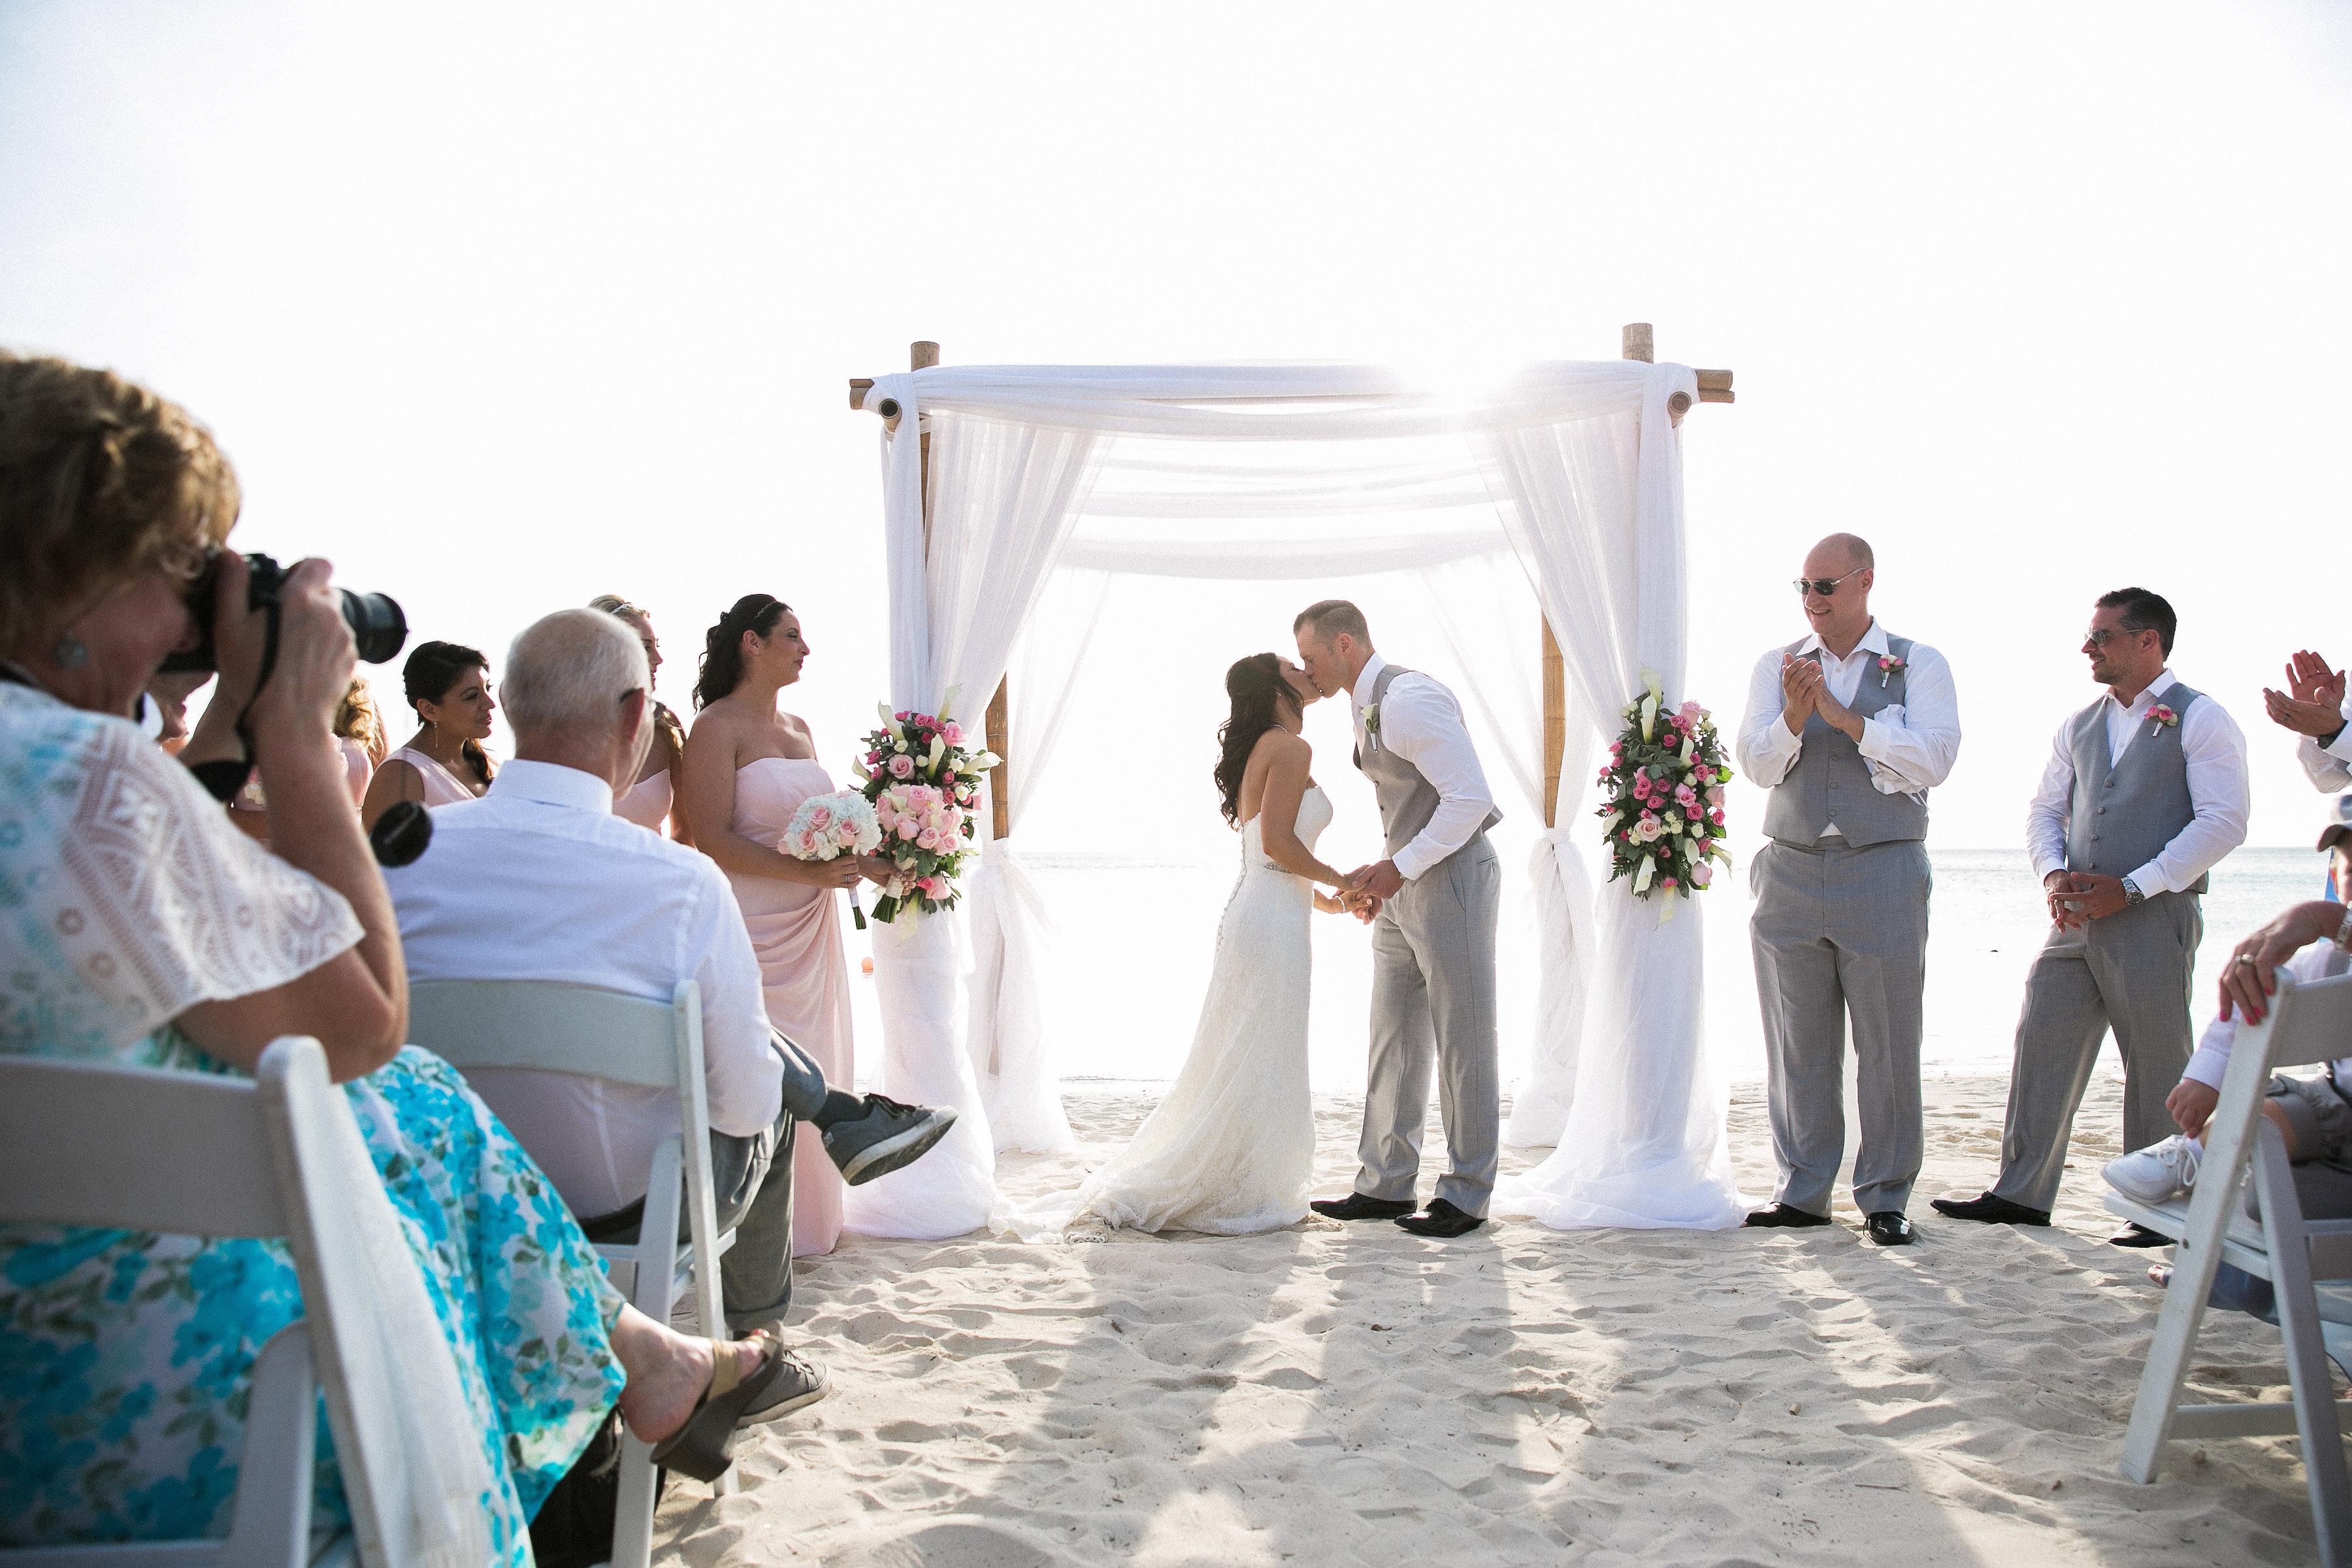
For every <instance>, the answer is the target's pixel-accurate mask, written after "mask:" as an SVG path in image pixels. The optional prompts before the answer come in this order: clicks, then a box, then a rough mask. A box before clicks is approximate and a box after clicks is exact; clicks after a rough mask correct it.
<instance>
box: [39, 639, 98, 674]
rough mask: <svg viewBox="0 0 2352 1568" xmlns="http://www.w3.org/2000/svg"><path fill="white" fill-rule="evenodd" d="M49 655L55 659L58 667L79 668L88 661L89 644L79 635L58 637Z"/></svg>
mask: <svg viewBox="0 0 2352 1568" xmlns="http://www.w3.org/2000/svg"><path fill="white" fill-rule="evenodd" d="M49 657H50V658H53V659H55V660H57V663H58V668H59V669H79V668H81V667H82V666H83V665H85V664H88V663H89V644H87V643H85V642H83V641H82V640H81V639H80V638H79V637H59V638H58V641H57V646H56V647H52V648H51V649H49Z"/></svg>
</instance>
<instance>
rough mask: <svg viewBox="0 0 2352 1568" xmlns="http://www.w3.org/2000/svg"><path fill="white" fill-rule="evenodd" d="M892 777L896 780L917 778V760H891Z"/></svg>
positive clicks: (909, 758) (898, 758)
mask: <svg viewBox="0 0 2352 1568" xmlns="http://www.w3.org/2000/svg"><path fill="white" fill-rule="evenodd" d="M890 776H891V777H892V778H894V779H910V778H913V777H914V776H915V759H914V758H912V757H893V758H891V759H890Z"/></svg>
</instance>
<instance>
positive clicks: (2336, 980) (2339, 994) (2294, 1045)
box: [2232, 971, 2352, 1068]
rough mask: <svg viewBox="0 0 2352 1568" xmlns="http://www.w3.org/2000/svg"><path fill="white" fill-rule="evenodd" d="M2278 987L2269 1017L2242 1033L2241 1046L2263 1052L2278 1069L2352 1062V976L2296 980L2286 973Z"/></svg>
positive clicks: (2240, 1035) (2279, 978) (2265, 1059)
mask: <svg viewBox="0 0 2352 1568" xmlns="http://www.w3.org/2000/svg"><path fill="white" fill-rule="evenodd" d="M2278 986H2279V988H2278V994H2276V995H2275V996H2273V998H2272V999H2271V1009H2270V1012H2269V1014H2268V1015H2267V1016H2265V1017H2264V1018H2263V1021H2262V1022H2261V1023H2259V1024H2257V1025H2255V1026H2253V1027H2252V1029H2248V1030H2242V1031H2241V1032H2240V1033H2239V1035H2238V1042H2240V1043H2242V1044H2245V1045H2248V1046H2250V1047H2252V1048H2254V1049H2256V1050H2257V1051H2259V1052H2260V1053H2261V1055H2262V1058H2263V1060H2264V1061H2266V1062H2268V1063H2269V1064H2270V1066H2271V1067H2272V1068H2295V1067H2307V1066H2309V1065H2310V1064H2312V1063H2313V1062H2328V1061H2334V1060H2335V1059H2336V1058H2338V1057H2352V974H2343V975H2336V976H2334V977H2332V978H2329V979H2326V980H2297V979H2296V978H2295V977H2294V975H2292V974H2289V973H2284V971H2282V972H2281V973H2280V974H2279V977H2278ZM2232 1049H2233V1050H2234V1049H2235V1046H2234V1045H2233V1047H2232Z"/></svg>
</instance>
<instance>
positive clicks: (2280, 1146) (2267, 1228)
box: [2254, 1121, 2352, 1568]
mask: <svg viewBox="0 0 2352 1568" xmlns="http://www.w3.org/2000/svg"><path fill="white" fill-rule="evenodd" d="M2254 1131H2255V1138H2256V1143H2255V1147H2254V1183H2255V1190H2256V1191H2257V1192H2258V1193H2259V1194H2261V1196H2262V1207H2263V1240H2264V1241H2265V1242H2267V1243H2268V1244H2269V1247H2270V1255H2271V1283H2272V1284H2273V1287H2275V1289H2277V1292H2278V1310H2279V1331H2280V1333H2281V1335H2282V1336H2283V1337H2284V1339H2285V1341H2286V1366H2287V1381H2288V1382H2289V1383H2290V1384H2292V1385H2293V1386H2294V1421H2295V1430H2296V1432H2297V1433H2298V1435H2299V1436H2301V1438H2302V1440H2303V1469H2304V1476H2305V1480H2306V1482H2307V1484H2308V1485H2309V1487H2310V1489H2311V1521H2312V1526H2313V1528H2314V1530H2315V1532H2316V1533H2317V1536H2318V1544H2319V1560H2320V1561H2321V1562H2323V1563H2327V1564H2329V1565H2330V1568H2344V1565H2345V1564H2347V1563H2352V1478H2347V1475H2346V1473H2345V1467H2344V1434H2343V1429H2342V1428H2341V1427H2340V1426H2338V1425H2337V1424H2336V1385H2335V1382H2334V1379H2333V1377H2332V1376H2331V1374H2330V1373H2329V1372H2328V1363H2327V1344H2326V1339H2325V1338H2324V1337H2323V1334H2322V1331H2321V1329H2320V1326H2319V1297H2318V1294H2317V1292H2316V1291H2315V1289H2313V1286H2312V1279H2311V1252H2310V1242H2309V1240H2308V1238H2307V1237H2305V1231H2304V1220H2303V1203H2302V1200H2301V1199H2300V1197H2299V1196H2298V1195H2297V1194H2296V1193H2295V1190H2294V1170H2293V1169H2292V1167H2290V1166H2289V1165H2288V1163H2287V1158H2286V1146H2285V1144H2284V1142H2283V1141H2282V1140H2281V1139H2280V1137H2279V1134H2278V1129H2277V1128H2275V1127H2273V1126H2272V1125H2271V1124H2270V1123H2269V1122H2268V1121H2263V1122H2262V1123H2261V1124H2260V1125H2259V1126H2257V1127H2256V1128H2255V1130H2254Z"/></svg>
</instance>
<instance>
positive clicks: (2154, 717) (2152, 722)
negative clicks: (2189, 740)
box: [2147, 702, 2180, 735]
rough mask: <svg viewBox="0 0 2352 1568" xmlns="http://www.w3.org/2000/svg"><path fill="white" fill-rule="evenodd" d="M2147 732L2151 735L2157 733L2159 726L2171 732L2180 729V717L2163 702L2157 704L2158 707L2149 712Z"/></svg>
mask: <svg viewBox="0 0 2352 1568" xmlns="http://www.w3.org/2000/svg"><path fill="white" fill-rule="evenodd" d="M2147 717H2148V726H2147V732H2148V733H2149V734H2151V735H2153V734H2155V733H2156V731H2157V730H2158V726H2161V727H2162V728H2164V729H2167V730H2170V729H2174V728H2176V727H2178V726H2179V723H2180V715H2179V714H2178V713H2175V712H2174V711H2173V710H2171V709H2169V708H2167V707H2166V706H2165V705H2164V704H2163V703H2161V702H2159V703H2158V704H2156V706H2154V707H2153V708H2150V709H2149V710H2147Z"/></svg>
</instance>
